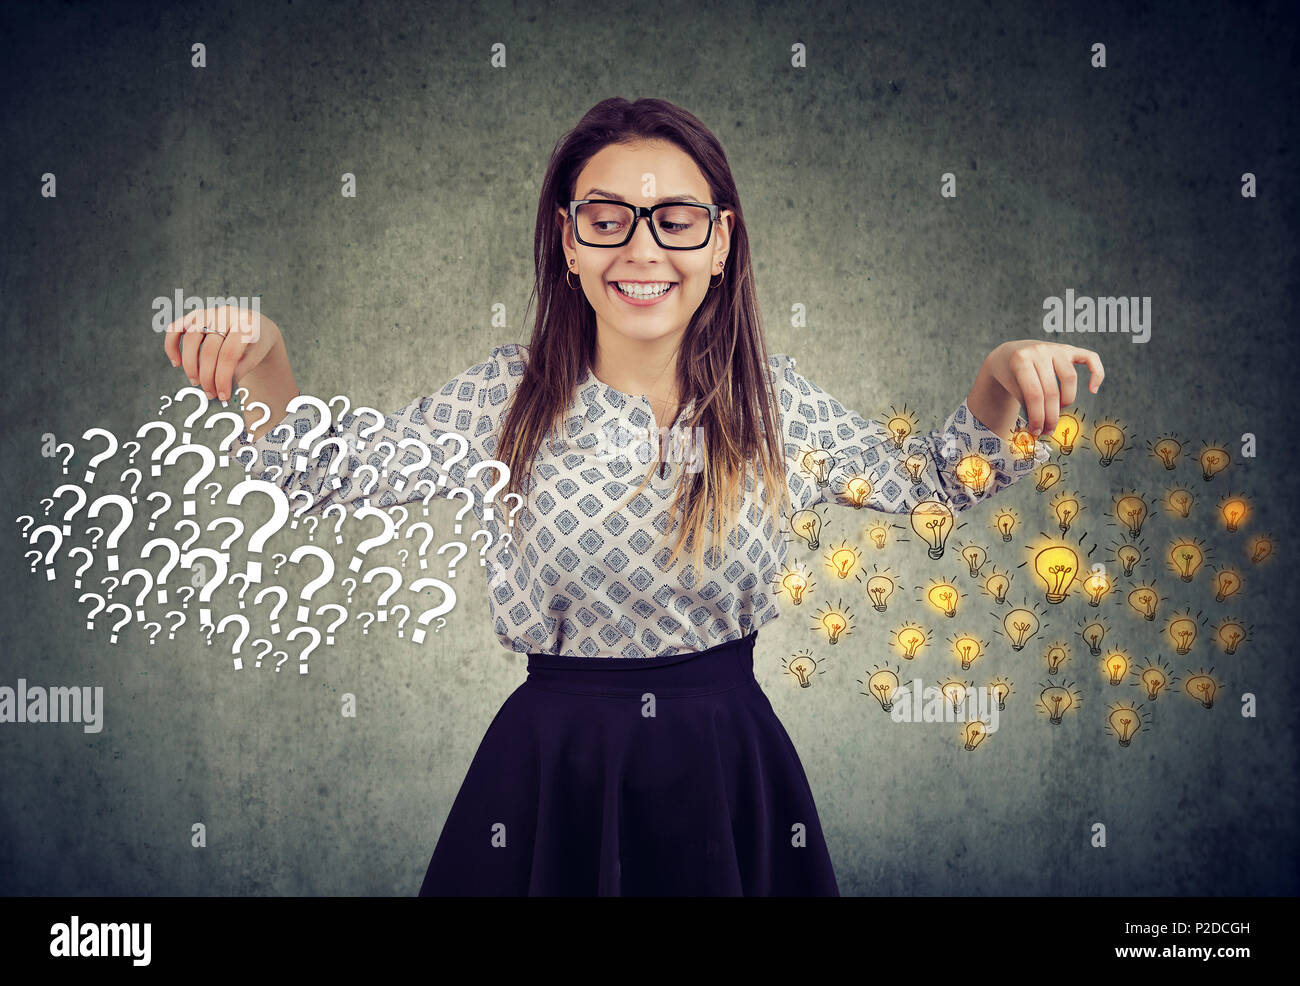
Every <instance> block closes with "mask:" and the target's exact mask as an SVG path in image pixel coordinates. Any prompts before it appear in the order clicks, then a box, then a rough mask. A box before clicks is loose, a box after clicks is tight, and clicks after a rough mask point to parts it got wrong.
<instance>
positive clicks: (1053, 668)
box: [1047, 645, 1065, 674]
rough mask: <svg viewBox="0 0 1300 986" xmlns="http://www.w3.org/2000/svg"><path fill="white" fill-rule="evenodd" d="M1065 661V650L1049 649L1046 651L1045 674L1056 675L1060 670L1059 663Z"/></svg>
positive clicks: (1059, 647)
mask: <svg viewBox="0 0 1300 986" xmlns="http://www.w3.org/2000/svg"><path fill="white" fill-rule="evenodd" d="M1064 660H1065V648H1064V647H1061V646H1059V645H1058V646H1056V647H1049V648H1048V649H1047V673H1048V674H1057V673H1058V672H1059V671H1060V670H1061V662H1062V661H1064Z"/></svg>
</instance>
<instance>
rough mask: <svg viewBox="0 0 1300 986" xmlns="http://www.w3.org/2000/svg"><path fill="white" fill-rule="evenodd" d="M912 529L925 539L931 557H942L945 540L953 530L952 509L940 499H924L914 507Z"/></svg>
mask: <svg viewBox="0 0 1300 986" xmlns="http://www.w3.org/2000/svg"><path fill="white" fill-rule="evenodd" d="M912 530H914V531H916V533H917V534H918V535H920V537H922V538H923V539H924V540H925V543H926V544H927V545H928V546H929V548H928V550H927V552H926V553H927V554H928V555H929V556H930V557H931V558H935V559H938V558H942V557H943V543H944V540H945V539H946V538H947V537H948V533H949V532H950V531H951V530H952V510H950V509H949V508H948V506H947V504H944V503H940V502H939V501H938V500H922V501H921V502H920V503H918V504H917V505H916V506H915V507H913V508H912Z"/></svg>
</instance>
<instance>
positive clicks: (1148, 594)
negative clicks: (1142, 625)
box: [1128, 585, 1160, 620]
mask: <svg viewBox="0 0 1300 986" xmlns="http://www.w3.org/2000/svg"><path fill="white" fill-rule="evenodd" d="M1159 601H1160V600H1159V597H1158V596H1157V595H1156V592H1155V590H1154V589H1150V588H1148V587H1147V586H1144V585H1140V586H1138V587H1137V588H1136V589H1134V590H1133V591H1132V592H1130V593H1129V594H1128V604H1129V605H1130V606H1132V607H1133V608H1134V609H1135V610H1137V611H1138V612H1139V613H1141V614H1142V618H1143V619H1144V620H1154V619H1155V618H1156V603H1158V602H1159Z"/></svg>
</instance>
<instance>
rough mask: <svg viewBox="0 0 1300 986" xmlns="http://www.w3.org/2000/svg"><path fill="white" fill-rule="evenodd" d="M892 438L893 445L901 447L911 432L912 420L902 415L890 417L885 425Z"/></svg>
mask: <svg viewBox="0 0 1300 986" xmlns="http://www.w3.org/2000/svg"><path fill="white" fill-rule="evenodd" d="M885 427H887V428H888V429H889V433H890V434H891V435H892V436H893V438H894V447H895V448H900V449H901V448H902V447H903V442H905V441H906V440H907V438H908V436H909V435H911V434H912V422H911V421H909V420H908V419H907V418H904V417H894V418H890V419H889V422H888V424H887V425H886V426H885Z"/></svg>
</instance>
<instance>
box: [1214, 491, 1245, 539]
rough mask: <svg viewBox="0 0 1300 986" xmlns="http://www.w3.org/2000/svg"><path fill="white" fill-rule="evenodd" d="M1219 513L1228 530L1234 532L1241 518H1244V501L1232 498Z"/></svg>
mask: <svg viewBox="0 0 1300 986" xmlns="http://www.w3.org/2000/svg"><path fill="white" fill-rule="evenodd" d="M1219 512H1220V513H1222V514H1223V519H1224V520H1225V521H1226V522H1227V524H1228V530H1230V531H1235V530H1236V529H1237V525H1238V524H1240V523H1241V520H1242V518H1243V517H1245V516H1246V501H1245V500H1242V499H1240V498H1233V499H1231V500H1229V501H1228V502H1227V503H1225V504H1224V505H1223V507H1222V508H1221V509H1220V511H1219Z"/></svg>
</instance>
